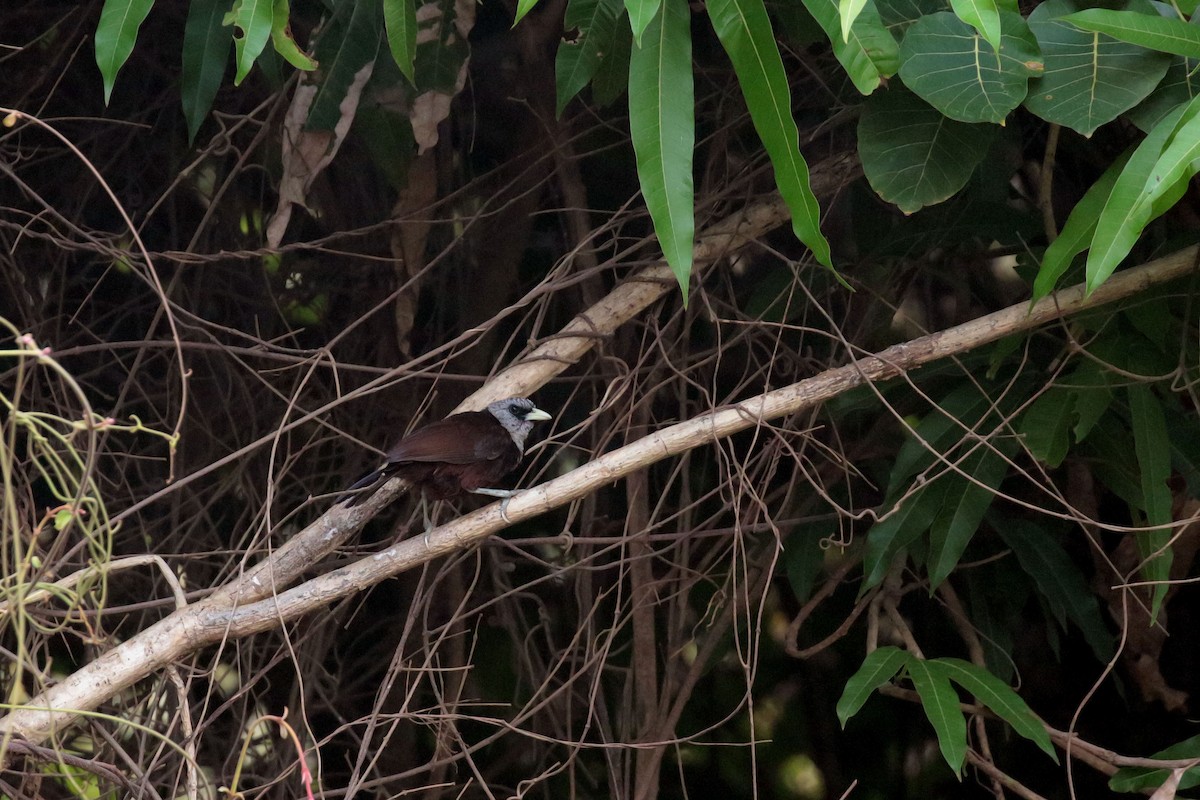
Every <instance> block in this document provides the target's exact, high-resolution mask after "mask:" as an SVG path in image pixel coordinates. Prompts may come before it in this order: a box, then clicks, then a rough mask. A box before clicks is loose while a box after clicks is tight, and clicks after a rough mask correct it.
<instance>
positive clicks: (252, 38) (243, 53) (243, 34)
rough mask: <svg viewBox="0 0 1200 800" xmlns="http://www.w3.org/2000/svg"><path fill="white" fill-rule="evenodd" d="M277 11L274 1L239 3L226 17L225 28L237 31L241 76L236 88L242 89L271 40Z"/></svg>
mask: <svg viewBox="0 0 1200 800" xmlns="http://www.w3.org/2000/svg"><path fill="white" fill-rule="evenodd" d="M273 20H274V9H273V7H272V3H271V0H237V2H236V3H234V6H233V10H232V11H230V12H229V13H228V14H226V15H225V24H226V25H233V26H234V27H235V28H237V31H238V32H237V33H235V34H234V37H233V46H234V51H235V52H236V53H237V74H236V75H234V78H233V85H234V86H241V84H242V81H243V80H245V79H246V76H247V75H249V74H250V68H251V67H253V66H254V62H255V60H256V59H257V58H258V56H259V54H260V53H262V51H263V48H264V47H266V46H267V40H269V39H270V38H271V25H272V22H273Z"/></svg>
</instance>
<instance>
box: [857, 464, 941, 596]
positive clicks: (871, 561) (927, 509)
mask: <svg viewBox="0 0 1200 800" xmlns="http://www.w3.org/2000/svg"><path fill="white" fill-rule="evenodd" d="M961 488H962V486H961V484H959V483H956V482H955V481H953V480H950V479H949V477H946V478H942V479H940V480H937V481H934V482H933V483H930V484H928V485H926V486H923V487H921V488H920V489H918V490H917V491H916V492H914V493H913V494H912V495H911V496H910V497H909V498H908V499H907V500H905V501H904V504H903V505H901V506H900V508H899V509H895V510H893V511H892V514H891V516H889V517H887V518H886V519H884V520H883V522H877V523H875V524H874V525H873V526H871V530H869V531H868V532H867V554H866V556H865V557H864V558H863V574H864V576H865V577H864V578H863V585H862V589H863V591H865V590H867V589H870V588H872V587H874V586H878V585H879V584H880V583H882V582H883V579H884V578H885V577H887V571H888V568H889V567H891V565H892V560H893V559H894V558H895V557H896V554H897V553H899V552H900V551H901V550H902V549H904V548H905V547H908V546H909V545H910V544H912V543H913V542H915V541H916V540H917V538H918V537H919V536H920V535H921V534H923V533H925V531H927V530H929V526H930V525H931V524H932V523H933V520H934V517H936V516H937V514H938V512H939V511H941V509H942V505H943V504H944V503H945V502H946V497H947V494H948V493H949V492H952V491H954V490H956V489H961ZM883 510H885V511H886V510H889V509H886V508H885V509H883Z"/></svg>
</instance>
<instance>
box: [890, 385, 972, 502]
mask: <svg viewBox="0 0 1200 800" xmlns="http://www.w3.org/2000/svg"><path fill="white" fill-rule="evenodd" d="M935 399H936V400H937V403H936V405H935V406H934V407H933V408H932V409H931V410H930V411H929V413H928V414H926V415H925V416H924V417H923V418H922V419H921V421H920V422H919V423H917V426H916V427H915V428H912V430H911V432H910V435H909V437H908V438H907V439H906V440H905V442H904V444H903V445H901V446H900V452H899V453H897V454H896V458H895V460H894V461H893V462H892V471H891V472H890V473H889V474H888V486H887V493H886V495H885V496H886V497H887V499H888V500H892V501H894V500H895V498H897V497H899V495H900V492H901V491H903V490H905V489H907V487H908V483H909V480H910V479H911V478H912V477H913V476H914V475H916V474H917V473H918V472H920V471H921V470H923V469H925V468H926V467H928V466H929V465H930V464H932V463H933V462H934V460H935V459H936V456H935V455H934V453H935V452H936V453H948V452H949V451H950V450H951V449H952V447H953V445H954V444H955V443H957V442H959V441H962V438H963V435H964V434H965V433H966V432H967V431H970V430H978V429H979V428H980V426H981V423H982V421H983V419H984V418H985V417H986V416H987V415H988V414H989V413H990V409H991V402H990V400H989V399H988V395H987V392H986V390H985V391H981V390H980V388H979V387H978V386H975V385H973V384H970V383H964V384H961V385H959V386H957V387H955V388H954V389H953V390H951V391H950V392H948V393H947V394H945V395H944V396H941V397H938V398H935Z"/></svg>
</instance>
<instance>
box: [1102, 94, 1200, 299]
mask: <svg viewBox="0 0 1200 800" xmlns="http://www.w3.org/2000/svg"><path fill="white" fill-rule="evenodd" d="M1196 119H1200V100H1195V101H1193V102H1191V103H1189V104H1188V105H1186V106H1182V107H1180V108H1178V109H1176V110H1175V111H1172V112H1171V113H1170V114H1167V116H1165V117H1163V119H1162V121H1161V122H1159V123H1158V125H1156V126H1154V130H1152V131H1150V133H1149V134H1148V135H1147V136H1146V138H1145V139H1143V140H1142V143H1141V144H1140V145H1138V147H1137V149H1135V150H1134V151H1133V155H1132V156H1130V158H1129V161H1128V162H1127V163H1126V164H1125V168H1124V169H1123V170H1121V174H1120V176H1118V178H1117V180H1116V183H1114V184H1113V188H1112V192H1111V193H1110V194H1109V196H1108V201H1107V202H1106V203H1105V204H1104V210H1103V211H1102V212H1100V219H1099V221H1098V222H1097V223H1096V233H1095V235H1094V237H1093V239H1092V244H1091V250H1090V251H1089V252H1088V258H1087V267H1086V269H1087V287H1088V291H1089V292H1091V291H1094V290H1095V288H1096V287H1097V286H1099V285H1100V284H1102V283H1104V281H1106V280H1107V279H1108V277H1109V276H1110V275H1112V273H1113V271H1114V270H1116V268H1117V266H1118V265H1120V263H1121V261H1122V260H1124V258H1125V256H1127V255H1129V251H1130V250H1132V249H1133V246H1134V244H1135V243H1136V242H1137V240H1138V238H1139V237H1140V236H1141V235H1142V230H1143V229H1145V227H1146V225H1147V224H1148V223H1149V222H1150V219H1151V215H1152V214H1153V211H1154V207H1153V205H1152V204H1151V203H1147V202H1143V196H1144V189H1145V188H1146V185H1147V184H1148V183H1149V182H1150V181H1151V180H1152V179H1153V176H1154V175H1155V174H1157V173H1158V164H1159V162H1160V160H1161V159H1162V157H1163V155H1164V154H1165V148H1166V147H1167V146H1168V142H1169V141H1170V140H1171V137H1172V135H1173V134H1174V132H1175V130H1176V128H1177V126H1179V125H1181V124H1186V123H1188V122H1189V121H1193V120H1196Z"/></svg>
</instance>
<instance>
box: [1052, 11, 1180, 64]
mask: <svg viewBox="0 0 1200 800" xmlns="http://www.w3.org/2000/svg"><path fill="white" fill-rule="evenodd" d="M1062 20H1063V21H1064V22H1069V23H1071V24H1072V25H1074V26H1075V27H1076V28H1081V29H1082V30H1085V31H1093V32H1095V33H1103V34H1106V35H1108V36H1111V37H1112V38H1114V39H1118V40H1120V41H1122V42H1129V43H1130V44H1136V45H1140V46H1142V47H1145V48H1147V49H1149V50H1158V51H1159V52H1162V53H1174V54H1175V55H1179V56H1188V57H1190V58H1200V28H1197V27H1196V26H1194V25H1189V24H1188V23H1186V22H1184V21H1183V20H1181V19H1172V18H1167V17H1164V16H1162V15H1161V14H1158V13H1156V12H1154V11H1153V10H1151V12H1150V13H1148V14H1143V13H1139V12H1137V11H1109V10H1108V9H1104V8H1089V9H1086V10H1084V11H1077V12H1075V13H1074V14H1068V15H1067V16H1065V17H1063V18H1062Z"/></svg>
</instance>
